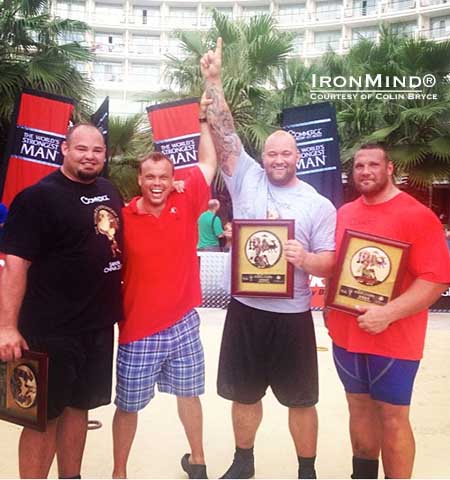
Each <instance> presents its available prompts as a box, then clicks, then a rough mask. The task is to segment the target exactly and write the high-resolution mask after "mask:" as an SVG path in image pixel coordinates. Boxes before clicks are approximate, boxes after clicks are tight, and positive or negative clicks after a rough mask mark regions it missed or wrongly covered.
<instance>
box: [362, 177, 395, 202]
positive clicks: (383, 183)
mask: <svg viewBox="0 0 450 480" xmlns="http://www.w3.org/2000/svg"><path fill="white" fill-rule="evenodd" d="M388 184H389V178H388V177H386V178H383V179H381V180H379V181H377V182H372V183H370V184H369V185H364V184H363V181H361V182H355V188H356V190H357V191H358V192H359V193H360V194H361V195H364V196H366V197H374V196H375V195H378V194H379V193H380V192H382V191H383V190H385V189H386V187H387V186H388Z"/></svg>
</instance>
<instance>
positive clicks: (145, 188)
mask: <svg viewBox="0 0 450 480" xmlns="http://www.w3.org/2000/svg"><path fill="white" fill-rule="evenodd" d="M201 117H202V114H201ZM200 125H201V129H205V128H208V127H207V125H206V123H204V122H202V121H201V123H200ZM208 139H209V137H205V139H204V140H202V141H201V142H200V147H199V158H200V160H199V164H198V167H193V168H192V169H191V170H190V174H189V175H188V176H187V178H186V179H185V192H184V193H177V192H176V191H174V190H173V184H174V176H173V173H174V168H173V165H172V163H171V161H170V160H169V159H168V158H167V157H165V156H164V155H162V154H160V153H151V154H150V155H149V156H147V157H146V158H145V159H144V160H143V161H141V163H140V166H139V175H138V182H139V185H140V187H141V193H142V196H140V197H136V198H134V199H133V200H132V201H131V202H130V204H129V205H128V206H127V207H125V208H124V210H123V216H124V231H126V234H125V238H124V245H125V247H124V250H125V252H126V253H125V257H124V269H123V281H124V288H123V292H124V314H125V316H124V320H123V321H122V322H120V323H119V327H120V338H119V350H118V354H117V385H116V399H115V403H116V406H117V410H116V413H115V415H114V420H113V442H114V470H113V474H112V476H113V478H125V477H126V474H127V471H126V467H127V460H128V455H129V453H130V449H131V445H132V443H133V439H134V435H135V433H136V428H137V417H138V413H137V412H138V411H139V410H141V409H142V408H144V407H145V406H146V405H147V404H148V403H149V402H150V400H151V399H152V398H153V396H154V390H155V384H158V389H159V391H160V392H165V393H170V394H172V395H176V397H177V403H178V414H179V417H180V420H181V423H182V424H183V427H184V430H185V432H186V436H187V440H188V442H189V445H190V449H191V453H186V454H185V455H184V456H183V457H182V461H181V465H182V468H183V470H184V471H185V472H186V473H187V474H188V476H189V478H207V476H206V465H205V459H204V453H203V438H202V435H203V433H202V408H201V403H200V399H199V395H200V394H202V393H204V377H205V372H204V356H203V347H202V344H201V341H200V336H199V324H200V319H199V317H198V314H197V312H196V311H195V310H194V307H196V306H198V305H199V304H200V303H201V290H200V276H199V264H198V259H197V252H196V247H197V236H198V233H197V219H198V216H199V215H200V214H201V213H202V212H203V211H204V210H205V206H206V203H207V200H208V196H209V185H210V183H211V181H212V179H213V177H214V173H215V168H216V158H215V155H209V156H208V157H207V158H205V156H204V155H203V152H204V151H205V150H204V149H205V143H204V142H207V141H208ZM208 150H210V151H211V150H212V151H213V150H214V149H211V148H208Z"/></svg>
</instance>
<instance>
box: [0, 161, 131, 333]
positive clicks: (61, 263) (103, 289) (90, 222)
mask: <svg viewBox="0 0 450 480" xmlns="http://www.w3.org/2000/svg"><path fill="white" fill-rule="evenodd" d="M121 208H122V199H121V197H120V195H119V193H118V192H117V190H116V189H115V188H114V187H113V185H112V184H111V183H110V182H109V181H108V180H105V179H104V178H97V179H96V180H95V182H93V183H91V184H83V183H79V182H73V181H72V180H69V179H68V178H67V177H65V176H64V175H63V174H62V173H61V172H60V171H59V170H58V171H56V172H54V173H52V174H50V175H48V176H47V177H45V178H44V179H42V180H41V181H40V182H39V183H37V184H35V185H33V186H31V187H29V188H26V189H25V190H23V191H22V192H21V193H19V194H18V195H17V197H16V198H15V200H14V201H13V203H12V205H11V209H10V213H9V216H8V219H7V222H6V225H5V228H4V236H3V239H2V244H1V249H2V250H3V251H4V252H5V253H7V254H11V255H16V256H18V257H21V258H25V259H27V260H30V261H31V266H30V268H29V270H28V277H27V288H26V292H25V297H24V300H23V302H22V307H21V310H20V315H19V330H20V332H21V333H22V334H23V335H24V336H30V335H33V336H36V335H43V336H60V335H74V334H79V333H83V332H86V331H89V330H93V329H98V328H103V327H107V326H110V325H112V324H114V323H115V322H116V321H118V320H121V319H122V299H121V286H120V281H121V272H120V270H121V268H122V261H121V257H122V249H123V243H122V233H123V232H122V225H123V223H122V215H121Z"/></svg>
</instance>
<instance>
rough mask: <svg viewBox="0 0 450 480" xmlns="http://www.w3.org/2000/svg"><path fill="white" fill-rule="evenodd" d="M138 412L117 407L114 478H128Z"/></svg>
mask: <svg viewBox="0 0 450 480" xmlns="http://www.w3.org/2000/svg"><path fill="white" fill-rule="evenodd" d="M137 421H138V414H137V412H125V411H123V410H120V409H119V408H116V413H115V414H114V419H113V451H114V469H113V473H112V478H127V462H128V456H129V455H130V450H131V445H132V444H133V440H134V436H135V434H136V429H137Z"/></svg>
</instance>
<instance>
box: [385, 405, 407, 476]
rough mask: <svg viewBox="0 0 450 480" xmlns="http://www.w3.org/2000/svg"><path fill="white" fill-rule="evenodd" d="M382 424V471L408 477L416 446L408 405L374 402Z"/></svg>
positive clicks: (388, 474)
mask: <svg viewBox="0 0 450 480" xmlns="http://www.w3.org/2000/svg"><path fill="white" fill-rule="evenodd" d="M376 403H377V406H378V408H379V413H380V417H381V422H382V425H383V440H382V446H381V452H382V458H383V467H384V472H385V474H386V475H387V476H388V477H389V478H410V477H411V475H412V470H413V465H414V456H415V453H416V446H415V442H414V435H413V432H412V429H411V424H410V422H409V406H408V405H392V404H390V403H385V402H376Z"/></svg>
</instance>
